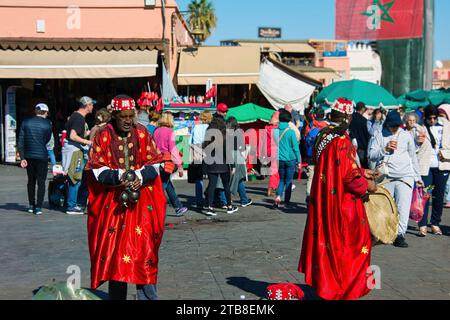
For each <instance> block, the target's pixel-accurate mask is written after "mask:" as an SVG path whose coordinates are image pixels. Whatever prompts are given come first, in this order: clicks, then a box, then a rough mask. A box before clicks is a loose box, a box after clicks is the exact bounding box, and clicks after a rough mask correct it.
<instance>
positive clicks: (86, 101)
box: [80, 96, 97, 106]
mask: <svg viewBox="0 0 450 320" xmlns="http://www.w3.org/2000/svg"><path fill="white" fill-rule="evenodd" d="M96 103H97V101H95V100H93V99H92V98H91V97H87V96H84V97H81V99H80V104H81V105H82V106H87V105H88V104H92V105H94V104H96Z"/></svg>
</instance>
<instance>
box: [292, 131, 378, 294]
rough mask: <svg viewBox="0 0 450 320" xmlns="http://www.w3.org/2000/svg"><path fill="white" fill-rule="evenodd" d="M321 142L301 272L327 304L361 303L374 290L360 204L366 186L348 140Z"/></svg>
mask: <svg viewBox="0 0 450 320" xmlns="http://www.w3.org/2000/svg"><path fill="white" fill-rule="evenodd" d="M318 139H319V140H318V142H317V143H316V148H315V153H316V154H315V156H314V157H315V159H316V167H315V172H314V180H313V183H312V188H311V198H310V205H309V212H308V219H307V223H306V228H305V231H304V235H303V242H302V250H301V256H300V262H299V268H298V270H299V272H301V273H304V274H305V282H306V284H308V285H310V286H312V287H313V288H314V289H315V291H316V293H317V295H318V296H320V297H322V298H324V299H330V300H341V299H358V298H360V297H362V296H364V295H366V294H368V293H369V291H370V290H369V289H368V285H367V281H368V277H369V275H371V272H370V270H369V269H368V268H369V266H370V253H371V250H372V243H371V234H370V229H369V224H368V220H367V216H366V212H365V209H364V205H363V202H362V200H361V196H362V195H363V194H365V193H366V192H367V181H366V180H365V178H364V177H363V176H362V170H361V169H360V168H359V167H358V166H357V164H356V162H355V157H356V150H355V148H354V146H353V145H352V143H351V141H350V138H349V137H348V135H344V136H340V137H339V136H333V135H331V134H325V133H322V134H319V137H318ZM368 270H369V271H368Z"/></svg>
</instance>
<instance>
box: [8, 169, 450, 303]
mask: <svg viewBox="0 0 450 320" xmlns="http://www.w3.org/2000/svg"><path fill="white" fill-rule="evenodd" d="M0 177H1V180H0V181H1V183H0V256H1V263H0V288H2V290H0V299H31V297H32V292H33V290H35V289H37V288H39V287H40V286H43V285H46V284H49V283H51V282H52V281H66V279H67V277H68V276H69V274H66V270H67V268H68V267H69V266H71V265H77V266H79V267H80V268H81V285H82V286H83V287H89V268H90V263H89V254H88V246H87V235H86V216H67V215H65V214H64V213H62V212H58V211H52V210H49V209H46V210H44V214H43V215H42V216H34V215H31V214H28V213H26V212H25V211H24V210H25V209H26V208H27V195H26V173H25V171H24V170H22V169H20V168H17V167H11V166H0ZM296 184H297V188H296V189H295V191H294V192H293V198H294V201H295V202H296V203H297V207H296V208H295V209H294V210H291V211H289V212H283V211H275V210H272V209H271V208H270V206H271V203H270V201H269V199H267V197H266V196H265V184H264V183H262V182H255V183H249V184H248V192H249V194H250V197H251V198H252V199H253V201H254V205H252V206H250V207H248V208H240V210H239V211H238V212H237V213H236V214H234V215H227V214H226V212H220V213H219V214H218V216H217V217H215V218H207V217H206V216H204V215H202V214H200V213H197V212H194V211H189V212H188V213H187V214H186V215H185V216H184V217H181V218H178V217H175V216H174V211H173V209H172V208H170V207H169V208H168V210H167V218H166V231H165V234H164V238H163V243H162V245H161V248H160V262H159V270H160V272H159V280H158V290H159V296H160V299H162V300H169V299H186V300H191V299H199V300H203V299H212V300H236V299H237V300H239V299H241V298H243V297H242V296H245V299H248V300H252V299H253V300H254V299H262V298H264V297H265V288H266V287H267V285H268V284H271V283H277V282H292V283H297V284H301V283H303V275H302V274H300V273H298V272H297V264H298V259H299V255H300V247H301V240H302V233H303V229H304V226H305V222H306V209H305V205H304V190H305V185H304V183H303V181H301V182H298V181H297V182H296ZM175 187H176V190H177V191H178V194H179V196H180V198H181V199H182V201H183V202H192V200H193V195H194V188H193V185H188V184H187V183H186V182H184V181H177V182H176V183H175ZM46 199H47V194H46ZM449 224H450V210H448V209H447V210H446V211H444V215H443V225H444V227H443V230H444V232H445V235H444V236H441V237H438V236H433V235H429V236H428V237H426V238H418V237H416V236H415V233H416V231H415V230H414V229H415V227H414V225H413V223H411V224H410V226H411V229H410V230H409V232H408V235H407V241H408V243H409V245H410V246H409V248H406V249H399V248H395V247H393V246H376V247H375V248H374V250H373V253H372V264H373V265H377V266H379V267H380V270H381V289H380V290H373V291H372V292H371V294H370V295H368V296H367V297H364V299H368V300H380V299H433V300H434V299H445V300H449V299H450V241H449V240H450V239H449V236H450V228H449V227H448V226H449ZM129 288H130V290H129V297H130V298H133V297H134V293H135V289H134V288H133V287H132V286H130V287H129ZM99 289H100V290H101V291H107V285H103V286H102V287H100V288H99ZM308 294H309V293H308Z"/></svg>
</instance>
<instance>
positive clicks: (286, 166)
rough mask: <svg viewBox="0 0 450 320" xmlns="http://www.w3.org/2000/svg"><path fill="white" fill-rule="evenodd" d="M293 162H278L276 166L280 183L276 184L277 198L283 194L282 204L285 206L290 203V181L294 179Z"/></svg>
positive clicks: (294, 162)
mask: <svg viewBox="0 0 450 320" xmlns="http://www.w3.org/2000/svg"><path fill="white" fill-rule="evenodd" d="M295 164H296V161H295V160H291V161H279V164H278V173H279V174H280V183H279V184H278V190H277V196H280V197H281V195H282V194H283V192H284V191H285V188H286V191H285V194H284V202H285V204H289V203H290V202H291V193H292V180H293V179H294V174H295Z"/></svg>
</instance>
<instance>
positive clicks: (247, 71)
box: [178, 47, 260, 85]
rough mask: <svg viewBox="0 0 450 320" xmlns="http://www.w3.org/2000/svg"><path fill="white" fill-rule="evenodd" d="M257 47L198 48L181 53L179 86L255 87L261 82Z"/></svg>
mask: <svg viewBox="0 0 450 320" xmlns="http://www.w3.org/2000/svg"><path fill="white" fill-rule="evenodd" d="M259 64H260V51H259V48H257V47H199V48H195V49H186V50H183V51H182V52H181V57H180V67H179V70H178V85H205V84H206V82H207V81H208V79H211V80H212V82H213V84H255V83H258V80H259Z"/></svg>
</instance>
